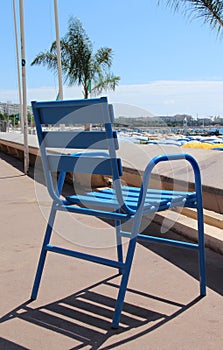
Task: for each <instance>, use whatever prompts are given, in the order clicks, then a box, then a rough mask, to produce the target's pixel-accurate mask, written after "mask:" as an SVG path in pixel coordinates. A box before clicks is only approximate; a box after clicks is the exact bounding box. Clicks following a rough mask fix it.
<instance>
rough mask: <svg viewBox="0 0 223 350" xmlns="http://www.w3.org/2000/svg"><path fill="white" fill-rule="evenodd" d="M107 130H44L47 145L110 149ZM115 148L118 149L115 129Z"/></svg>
mask: <svg viewBox="0 0 223 350" xmlns="http://www.w3.org/2000/svg"><path fill="white" fill-rule="evenodd" d="M106 136H107V135H106V132H105V131H80V132H79V131H44V132H43V137H44V142H45V146H46V147H53V148H77V149H108V139H107V138H106ZM113 138H114V144H115V149H118V140H117V133H116V132H115V131H113Z"/></svg>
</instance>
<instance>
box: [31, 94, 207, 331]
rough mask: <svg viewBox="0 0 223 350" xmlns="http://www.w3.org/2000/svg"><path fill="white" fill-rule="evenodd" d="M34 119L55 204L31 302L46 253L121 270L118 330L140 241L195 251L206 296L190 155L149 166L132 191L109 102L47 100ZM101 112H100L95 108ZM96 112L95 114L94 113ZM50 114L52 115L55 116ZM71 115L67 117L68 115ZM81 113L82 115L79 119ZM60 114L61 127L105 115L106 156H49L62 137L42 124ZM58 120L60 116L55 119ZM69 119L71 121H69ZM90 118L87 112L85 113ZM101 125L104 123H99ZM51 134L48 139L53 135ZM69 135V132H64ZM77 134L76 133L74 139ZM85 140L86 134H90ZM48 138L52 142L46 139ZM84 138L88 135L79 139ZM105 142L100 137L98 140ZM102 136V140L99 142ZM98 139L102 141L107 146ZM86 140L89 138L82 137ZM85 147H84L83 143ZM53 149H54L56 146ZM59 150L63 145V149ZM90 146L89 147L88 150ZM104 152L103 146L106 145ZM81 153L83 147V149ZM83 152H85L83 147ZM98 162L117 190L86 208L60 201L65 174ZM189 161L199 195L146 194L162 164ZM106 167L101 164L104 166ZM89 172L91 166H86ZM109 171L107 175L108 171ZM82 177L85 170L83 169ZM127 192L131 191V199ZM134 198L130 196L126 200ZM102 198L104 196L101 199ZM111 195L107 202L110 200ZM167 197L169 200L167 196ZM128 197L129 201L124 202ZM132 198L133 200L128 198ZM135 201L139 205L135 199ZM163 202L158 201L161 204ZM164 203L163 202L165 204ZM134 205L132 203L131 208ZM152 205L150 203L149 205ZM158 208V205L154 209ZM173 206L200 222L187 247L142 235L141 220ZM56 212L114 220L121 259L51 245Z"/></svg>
mask: <svg viewBox="0 0 223 350" xmlns="http://www.w3.org/2000/svg"><path fill="white" fill-rule="evenodd" d="M32 107H33V112H34V118H35V122H36V129H37V135H38V141H39V146H40V152H41V158H42V163H43V169H44V174H45V180H46V185H47V189H48V191H49V194H50V196H51V197H52V200H53V203H52V208H51V212H50V215H49V220H48V224H47V228H46V232H45V237H44V241H43V245H42V249H41V253H40V259H39V263H38V267H37V272H36V276H35V280H34V285H33V289H32V294H31V299H33V300H34V299H36V298H37V294H38V290H39V286H40V281H41V277H42V272H43V269H44V264H45V260H46V256H47V252H50V251H51V252H54V253H58V254H63V255H67V256H72V257H75V258H79V259H83V260H88V261H90V262H94V263H98V264H103V265H107V266H110V267H113V268H117V269H118V271H119V273H120V274H121V275H122V278H121V283H120V289H119V293H118V296H117V300H116V305H115V311H114V316H113V321H112V327H113V328H118V326H119V322H120V318H121V312H122V308H123V302H124V298H125V294H126V289H127V284H128V280H129V274H130V270H131V266H132V262H133V256H134V252H135V248H136V243H137V241H138V240H142V241H148V242H157V243H161V244H167V245H172V246H176V247H179V248H186V249H192V250H196V251H197V253H198V261H199V263H198V265H199V279H200V295H201V296H205V295H206V271H205V246H204V219H203V204H202V185H201V176H200V170H199V166H198V163H197V162H196V160H195V159H194V158H193V157H192V156H191V155H189V154H173V155H160V156H156V157H154V158H153V159H152V160H151V161H150V162H149V163H148V165H147V166H146V168H145V171H144V174H143V178H142V185H141V187H140V188H135V189H134V188H130V187H125V188H123V186H122V185H121V180H120V176H121V175H122V168H121V163H120V160H119V159H118V158H117V156H116V149H117V148H118V145H117V136H116V134H115V132H114V131H113V129H112V119H113V118H114V116H113V110H112V106H111V105H109V104H108V101H107V98H100V99H99V98H98V99H97V98H96V99H89V100H74V101H48V102H32ZM96 107H98V108H96ZM72 108H73V109H75V114H72ZM84 108H89V110H88V111H90V112H91V111H92V115H91V116H90V117H89V116H86V118H85V114H84V113H82V112H83V110H84ZM95 108H96V110H95ZM51 110H52V111H51ZM67 110H68V112H67ZM79 111H80V112H81V113H80V114H81V115H80V116H79ZM60 113H61V118H62V121H61V124H63V123H64V122H65V124H69V123H70V121H71V119H72V118H73V115H74V117H75V118H74V121H75V123H76V122H78V123H80V122H81V123H83V124H84V123H92V122H95V121H97V122H98V114H101V115H102V120H103V122H104V125H105V133H104V134H102V136H103V138H105V140H106V144H107V148H108V149H107V151H106V152H105V151H104V150H101V149H100V150H98V151H90V152H88V153H86V152H83V153H81V152H80V153H79V152H76V153H75V154H70V155H67V154H66V155H64V154H63V155H62V156H60V157H59V156H58V155H51V154H48V153H47V147H48V146H49V145H48V143H51V147H55V146H56V145H57V142H58V143H59V144H60V143H62V141H61V140H62V138H63V134H61V135H60V134H58V133H57V132H51V133H50V132H45V131H44V129H43V127H42V125H44V124H48V123H49V124H57V123H58V122H59V121H60V118H59V117H60ZM55 115H56V117H55ZM67 115H68V119H66V118H67ZM86 115H89V113H86ZM54 117H55V120H56V122H55V121H54ZM100 120H101V119H100ZM49 135H50V136H49ZM64 135H65V133H64ZM75 135H76V134H75ZM86 135H87V134H86ZM99 135H100V134H99V133H98V134H97V133H95V134H93V136H95V137H96V138H97V137H99ZM48 136H49V139H48V140H47V138H48ZM68 136H69V137H71V145H70V146H72V145H73V141H72V135H71V134H69V133H68ZM80 136H81V137H82V136H84V134H83V135H82V134H81V135H80ZM100 137H101V136H100ZM100 137H99V138H100ZM103 138H102V140H101V139H100V141H104V140H103ZM84 139H85V138H84ZM85 143H86V142H85ZM52 145H53V146H52ZM60 146H61V145H60ZM88 146H89V145H88V144H87V146H86V148H88ZM103 147H104V146H103ZM80 148H81V147H80ZM82 148H84V147H82ZM91 158H92V159H94V161H95V160H96V161H97V162H98V169H96V168H97V167H95V168H94V169H96V170H94V173H100V171H104V170H103V169H104V167H107V165H108V164H109V167H111V174H110V175H111V176H112V179H113V189H112V190H109V191H108V194H107V193H104V194H103V200H102V198H96V196H97V194H95V192H94V193H93V196H92V197H91V196H90V195H88V196H87V197H86V198H87V199H86V198H85V197H84V207H82V206H79V205H78V204H79V200H81V196H80V197H78V196H77V198H76V202H75V201H74V202H72V201H70V199H69V198H66V199H63V198H62V197H61V192H62V188H63V184H64V181H65V175H66V172H67V171H72V169H74V168H75V167H76V166H77V164H78V162H81V164H88V163H89V161H90V159H91ZM182 159H184V160H186V161H187V162H189V163H190V165H191V166H192V169H193V172H194V178H195V192H193V193H190V192H174V191H164V190H160V191H159V190H150V189H148V185H149V181H150V176H151V172H152V170H153V169H154V167H155V166H156V165H157V164H158V163H160V162H169V161H178V160H182ZM102 163H103V164H102ZM85 166H86V167H87V165H84V168H85ZM52 169H53V171H56V170H57V171H58V172H59V177H58V183H57V186H56V188H55V186H54V184H53V181H52V174H51V171H52ZM106 171H107V170H106ZM83 172H84V170H83ZM86 172H88V173H90V172H91V171H90V170H89V169H88V168H87V169H86ZM125 191H127V192H128V194H127V197H126V195H125ZM129 194H130V197H128V196H129ZM99 195H100V194H99ZM106 196H108V200H106V198H107V197H106ZM165 196H166V197H165ZM151 197H152V198H155V199H154V201H153V203H152V205H151V203H150V202H149V201H150V198H151ZM126 198H127V200H126ZM129 198H130V199H129ZM132 198H134V200H135V202H134V208H133V207H132V206H131V203H133V202H131V201H133V199H132ZM135 198H137V200H136V199H135ZM166 198H170V201H169V202H167V200H166ZM159 199H160V201H159ZM163 199H164V200H163ZM129 203H130V204H129ZM148 203H149V204H148ZM154 203H155V205H154ZM99 204H101V205H103V206H104V208H103V209H101V208H100V209H99V208H98V206H99ZM175 206H180V207H184V206H188V207H193V208H196V209H197V223H198V242H197V243H190V242H183V241H180V240H172V239H167V238H162V237H155V236H151V235H145V234H142V233H140V224H141V220H142V217H143V215H145V214H149V213H155V212H157V211H161V210H166V209H169V208H171V207H175ZM57 211H67V212H71V213H79V214H85V215H91V216H96V217H99V218H106V219H112V220H114V222H115V229H116V242H117V260H111V259H106V258H103V257H100V256H95V255H90V254H86V253H84V252H79V251H75V250H70V249H65V248H63V247H57V246H54V245H52V244H50V239H51V234H52V230H53V225H54V220H55V216H56V213H57ZM127 220H131V221H132V230H131V232H125V231H122V222H125V221H127ZM122 237H128V238H129V243H128V248H127V254H126V256H125V259H124V256H123V248H122Z"/></svg>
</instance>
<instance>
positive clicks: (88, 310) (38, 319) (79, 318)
mask: <svg viewBox="0 0 223 350" xmlns="http://www.w3.org/2000/svg"><path fill="white" fill-rule="evenodd" d="M116 278H118V275H113V276H111V277H109V278H107V279H105V280H102V281H100V282H98V283H96V284H94V285H91V286H89V287H88V288H86V289H83V290H81V291H78V292H77V293H75V294H72V295H69V296H67V297H65V298H63V299H60V300H57V301H55V302H52V303H49V304H46V305H42V306H41V307H37V308H35V307H34V308H32V305H31V302H32V300H28V301H27V302H25V303H23V304H21V305H19V306H18V307H17V308H15V309H14V310H11V311H10V312H9V313H7V314H6V315H4V316H3V317H2V319H1V320H0V323H3V322H9V321H10V320H13V319H15V318H17V319H21V320H23V321H26V322H29V323H32V324H34V325H36V326H39V327H43V328H45V329H48V330H50V331H52V332H57V333H60V334H63V335H65V336H67V337H70V338H72V339H75V340H76V341H77V342H78V345H77V346H75V347H74V348H72V349H75V350H77V349H81V348H83V347H86V346H88V347H89V348H90V349H92V350H95V349H99V348H100V349H114V348H116V347H117V346H120V345H122V344H127V343H128V342H130V341H132V340H134V339H137V338H139V337H141V336H143V335H145V334H147V333H150V332H152V331H154V330H155V329H157V328H159V327H161V326H162V325H164V324H165V323H167V322H169V321H171V320H172V319H174V318H176V317H177V316H179V315H180V314H181V313H183V312H184V311H186V310H187V309H189V308H190V307H192V306H193V305H194V304H195V303H197V302H198V301H199V300H200V297H197V298H195V299H194V300H192V301H190V302H189V303H188V304H182V303H177V302H174V301H171V300H168V299H164V298H159V297H156V296H153V295H150V294H147V293H144V292H140V291H137V290H134V289H130V288H128V289H127V291H128V293H130V294H133V296H134V295H136V296H140V297H143V298H147V299H151V300H153V301H156V302H158V303H159V304H162V303H164V304H166V305H169V306H170V307H171V308H172V310H173V311H172V313H168V314H165V313H160V312H157V311H155V310H149V309H146V308H144V307H142V306H138V305H135V304H133V303H129V302H125V303H124V308H123V313H122V317H121V323H120V327H119V329H112V328H111V321H112V316H113V311H114V306H115V299H113V298H111V297H108V296H105V295H104V294H103V295H102V294H101V293H100V292H98V291H97V288H98V287H99V288H100V287H102V286H103V287H105V286H106V287H107V288H112V289H114V288H115V289H117V290H118V284H116V282H115V281H114V280H115V279H116ZM164 309H165V307H164ZM132 329H134V333H133V332H131V335H130V334H129V332H128V331H129V330H132ZM137 329H138V331H137ZM121 333H123V336H122V337H121V338H120V339H119V340H118V341H115V343H114V342H113V343H112V344H110V345H108V346H106V345H105V347H103V344H104V343H105V342H106V341H107V340H108V339H109V338H111V337H112V336H113V335H115V334H116V335H117V334H121ZM125 333H126V334H125ZM5 342H7V344H6V343H5ZM1 343H2V344H3V348H5V347H4V345H5V346H6V345H7V347H6V348H7V349H14V348H16V347H15V346H16V345H15V344H14V343H11V342H10V344H8V340H5V339H2V341H1V340H0V344H1ZM21 349H25V348H23V347H22V348H21Z"/></svg>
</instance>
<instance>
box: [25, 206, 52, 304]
mask: <svg viewBox="0 0 223 350" xmlns="http://www.w3.org/2000/svg"><path fill="white" fill-rule="evenodd" d="M55 216H56V209H55V207H54V205H53V206H52V208H51V212H50V216H49V220H48V224H47V228H46V233H45V237H44V241H43V245H42V250H41V253H40V258H39V263H38V267H37V271H36V277H35V280H34V284H33V289H32V294H31V299H33V300H35V299H36V298H37V294H38V290H39V285H40V280H41V277H42V272H43V268H44V264H45V260H46V253H47V249H46V246H47V244H48V243H49V241H50V237H51V233H52V229H53V224H54V220H55Z"/></svg>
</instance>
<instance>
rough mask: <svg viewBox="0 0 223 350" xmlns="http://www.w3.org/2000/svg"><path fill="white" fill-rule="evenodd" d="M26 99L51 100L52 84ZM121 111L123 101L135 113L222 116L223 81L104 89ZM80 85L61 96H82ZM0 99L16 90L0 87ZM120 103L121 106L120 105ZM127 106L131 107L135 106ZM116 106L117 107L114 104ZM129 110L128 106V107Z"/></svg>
mask: <svg viewBox="0 0 223 350" xmlns="http://www.w3.org/2000/svg"><path fill="white" fill-rule="evenodd" d="M27 95H28V103H30V101H32V100H54V99H56V95H57V90H56V88H55V87H42V88H35V89H33V88H30V89H28V93H27ZM103 95H107V96H108V97H109V100H110V102H111V103H114V104H115V105H116V107H117V105H119V110H120V112H118V113H121V114H123V113H124V112H123V108H124V106H126V105H132V106H134V108H135V107H138V108H139V109H137V114H138V115H137V116H142V115H149V114H153V115H173V114H176V113H187V114H191V115H193V116H197V115H198V116H199V117H206V116H210V115H221V116H223V81H166V80H164V81H153V82H150V83H148V84H138V85H120V86H118V87H117V88H116V91H114V92H111V91H109V92H108V93H104V94H103ZM82 97H83V95H82V92H81V88H80V87H64V98H65V99H75V98H82ZM0 101H1V102H6V101H12V102H17V103H18V92H17V91H16V90H0ZM121 105H122V107H120V106H121ZM134 108H132V109H131V110H132V111H134V110H135V109H134ZM116 109H117V108H116ZM128 111H129V109H128Z"/></svg>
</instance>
